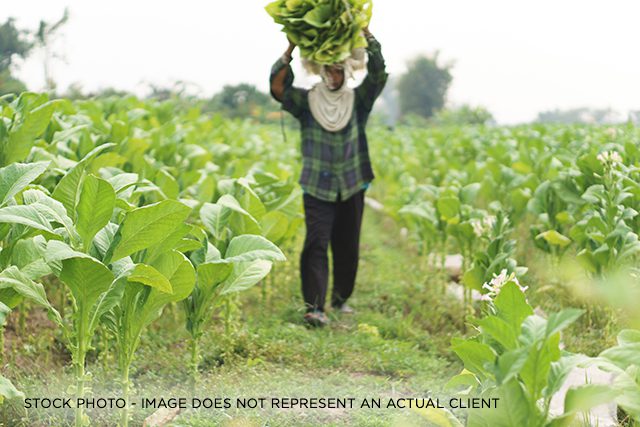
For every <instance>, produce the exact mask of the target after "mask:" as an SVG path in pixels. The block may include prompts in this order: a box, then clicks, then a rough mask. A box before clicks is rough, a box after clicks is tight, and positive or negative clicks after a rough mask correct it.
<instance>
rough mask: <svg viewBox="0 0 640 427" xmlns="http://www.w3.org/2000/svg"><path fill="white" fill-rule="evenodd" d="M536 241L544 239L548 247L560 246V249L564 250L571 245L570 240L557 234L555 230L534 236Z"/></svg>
mask: <svg viewBox="0 0 640 427" xmlns="http://www.w3.org/2000/svg"><path fill="white" fill-rule="evenodd" d="M536 239H544V240H545V241H546V242H547V243H549V244H550V245H553V246H560V247H561V248H565V247H567V246H569V245H570V244H571V239H569V238H568V237H566V236H564V235H562V234H560V233H558V232H557V231H556V230H549V231H545V232H544V233H540V234H538V235H537V236H536Z"/></svg>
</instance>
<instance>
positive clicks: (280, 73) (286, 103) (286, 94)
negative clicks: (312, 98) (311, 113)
mask: <svg viewBox="0 0 640 427" xmlns="http://www.w3.org/2000/svg"><path fill="white" fill-rule="evenodd" d="M295 47H296V45H295V44H294V43H293V42H292V41H291V40H289V47H288V48H287V50H286V51H285V53H284V54H283V55H282V56H281V57H280V58H279V59H278V61H276V63H275V64H274V65H273V68H272V69H271V79H270V86H271V96H273V97H274V98H275V99H276V101H278V102H280V103H281V104H282V109H283V110H285V111H288V112H290V113H291V114H293V116H294V117H296V118H301V117H302V115H303V114H304V112H305V111H307V110H308V109H309V105H308V102H307V91H305V90H304V89H300V88H296V87H293V80H294V75H293V70H292V69H291V65H289V63H290V62H291V53H292V52H293V49H295Z"/></svg>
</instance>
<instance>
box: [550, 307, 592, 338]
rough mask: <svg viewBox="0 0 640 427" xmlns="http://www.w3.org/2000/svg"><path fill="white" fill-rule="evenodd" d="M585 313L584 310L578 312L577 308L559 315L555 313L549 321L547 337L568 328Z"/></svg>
mask: <svg viewBox="0 0 640 427" xmlns="http://www.w3.org/2000/svg"><path fill="white" fill-rule="evenodd" d="M583 313H584V310H578V309H575V308H567V309H564V310H562V311H560V312H558V313H553V314H552V315H550V316H549V318H548V319H547V332H546V336H547V337H550V336H551V335H553V334H555V333H557V332H560V331H562V330H563V329H565V328H566V327H567V326H569V325H571V324H572V323H573V322H575V321H576V320H578V318H580V316H582V314H583Z"/></svg>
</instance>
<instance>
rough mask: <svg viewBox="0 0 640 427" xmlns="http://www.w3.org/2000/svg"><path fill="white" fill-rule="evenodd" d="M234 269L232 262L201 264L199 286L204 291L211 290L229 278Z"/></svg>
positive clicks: (198, 275) (198, 274)
mask: <svg viewBox="0 0 640 427" xmlns="http://www.w3.org/2000/svg"><path fill="white" fill-rule="evenodd" d="M232 271H233V266H232V265H231V264H211V263H205V264H200V266H198V272H197V277H198V287H199V288H200V289H202V290H203V291H204V292H210V291H211V290H214V289H215V288H216V287H217V285H219V284H221V283H222V282H224V281H225V280H227V278H228V277H229V275H230V274H231V272H232Z"/></svg>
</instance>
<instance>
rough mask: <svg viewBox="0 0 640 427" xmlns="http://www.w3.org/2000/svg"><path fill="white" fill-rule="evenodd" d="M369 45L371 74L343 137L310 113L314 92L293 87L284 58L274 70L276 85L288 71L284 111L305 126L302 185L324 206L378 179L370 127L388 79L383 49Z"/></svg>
mask: <svg viewBox="0 0 640 427" xmlns="http://www.w3.org/2000/svg"><path fill="white" fill-rule="evenodd" d="M368 42H369V46H368V47H367V52H368V54H369V62H368V65H367V70H368V74H367V77H366V78H365V79H364V81H363V82H362V84H361V85H360V86H358V87H357V88H356V89H355V95H356V96H355V106H354V107H355V108H354V109H353V113H352V117H351V120H350V121H349V123H348V124H347V126H346V127H345V128H344V129H342V130H340V131H338V132H329V131H327V130H325V129H324V128H323V127H322V126H320V124H319V123H318V122H317V121H316V120H315V119H314V118H313V115H312V114H311V110H310V109H309V101H308V94H309V91H308V90H305V89H300V88H296V87H293V80H294V75H293V70H292V69H291V66H290V65H289V64H287V63H286V62H284V61H283V60H282V58H280V59H279V60H278V61H277V62H276V63H275V64H274V65H273V68H272V69H271V82H273V79H274V77H275V75H276V74H277V73H278V71H280V70H281V69H282V68H283V67H287V68H288V72H287V77H286V79H285V85H284V86H285V88H284V93H283V97H282V108H283V109H284V110H286V111H288V112H289V113H291V114H292V115H293V116H294V117H296V118H297V119H298V121H299V122H300V128H301V132H302V139H301V143H302V162H303V165H302V174H301V176H300V181H299V182H300V185H301V186H302V188H303V190H304V191H305V192H306V193H308V194H310V195H311V196H313V197H315V198H318V199H321V200H325V201H331V202H334V201H336V200H338V199H340V200H347V199H349V198H350V197H351V196H353V195H354V194H356V193H358V192H359V191H360V190H362V189H363V188H366V187H367V186H368V184H369V182H371V181H372V180H373V178H374V174H373V170H372V168H371V161H370V160H369V148H368V144H367V136H366V134H365V127H366V124H367V120H368V119H369V113H370V112H371V109H372V108H373V103H374V102H375V100H376V98H377V97H378V96H379V95H380V93H381V92H382V89H383V88H384V85H385V83H386V82H387V77H388V74H387V73H386V71H385V63H384V58H383V56H382V52H381V49H380V43H378V41H377V40H376V39H375V38H373V37H369V39H368ZM272 95H273V93H272Z"/></svg>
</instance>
